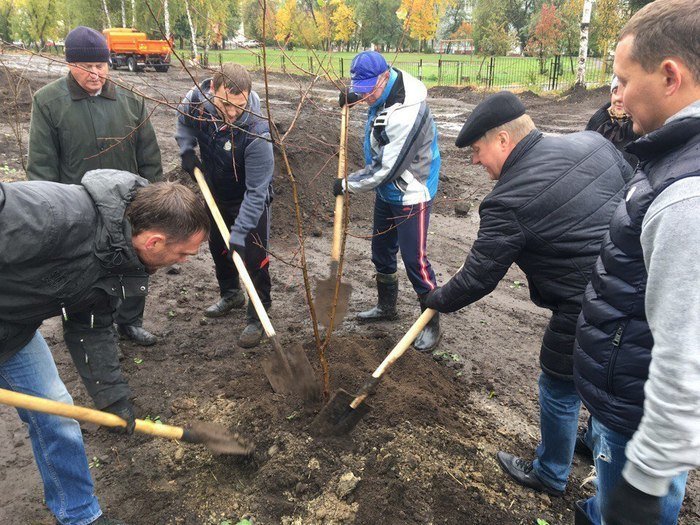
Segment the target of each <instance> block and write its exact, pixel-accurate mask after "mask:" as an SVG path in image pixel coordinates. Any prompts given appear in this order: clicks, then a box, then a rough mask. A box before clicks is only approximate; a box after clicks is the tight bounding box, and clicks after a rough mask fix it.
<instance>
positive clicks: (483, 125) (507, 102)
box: [455, 91, 525, 148]
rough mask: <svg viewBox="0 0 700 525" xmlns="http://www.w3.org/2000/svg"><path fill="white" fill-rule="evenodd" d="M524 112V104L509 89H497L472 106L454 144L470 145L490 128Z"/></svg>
mask: <svg viewBox="0 0 700 525" xmlns="http://www.w3.org/2000/svg"><path fill="white" fill-rule="evenodd" d="M524 114H525V106H523V103H522V102H520V99H519V98H518V97H516V96H515V95H513V93H511V92H510V91H499V92H498V93H496V94H495V95H491V96H490V97H488V98H487V99H485V100H483V101H482V102H481V103H479V105H477V106H476V107H475V108H474V111H472V113H471V115H469V117H467V121H466V122H465V123H464V126H462V131H460V132H459V135H457V140H456V141H455V145H456V146H457V147H458V148H464V147H466V146H471V145H472V144H474V143H475V142H476V141H477V140H479V139H480V138H481V137H483V136H484V135H485V134H486V132H487V131H489V130H490V129H493V128H497V127H498V126H502V125H503V124H505V123H506V122H510V121H511V120H515V119H516V118H518V117H521V116H523V115H524Z"/></svg>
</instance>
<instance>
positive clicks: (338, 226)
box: [331, 104, 350, 262]
mask: <svg viewBox="0 0 700 525" xmlns="http://www.w3.org/2000/svg"><path fill="white" fill-rule="evenodd" d="M349 114H350V108H349V107H348V105H347V104H345V105H344V106H343V109H342V113H341V116H340V151H339V153H338V178H339V179H344V178H345V166H346V165H347V151H348V138H347V132H348V116H349ZM344 206H345V196H344V195H338V196H337V197H336V198H335V213H334V215H333V244H332V246H331V260H332V261H336V262H337V261H338V260H340V240H341V237H342V233H343V211H344Z"/></svg>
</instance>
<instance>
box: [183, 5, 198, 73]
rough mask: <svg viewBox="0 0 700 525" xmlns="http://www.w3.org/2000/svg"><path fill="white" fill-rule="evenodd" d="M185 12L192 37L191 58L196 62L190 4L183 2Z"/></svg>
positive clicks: (195, 39)
mask: <svg viewBox="0 0 700 525" xmlns="http://www.w3.org/2000/svg"><path fill="white" fill-rule="evenodd" d="M185 11H187V21H188V22H189V24H190V36H191V37H192V58H194V59H195V60H197V30H196V29H195V28H194V24H193V23H192V15H191V14H190V3H189V1H188V0H185Z"/></svg>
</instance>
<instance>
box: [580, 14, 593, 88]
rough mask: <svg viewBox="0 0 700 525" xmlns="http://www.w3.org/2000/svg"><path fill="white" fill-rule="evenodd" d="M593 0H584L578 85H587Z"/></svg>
mask: <svg viewBox="0 0 700 525" xmlns="http://www.w3.org/2000/svg"><path fill="white" fill-rule="evenodd" d="M592 7H593V0H584V2H583V14H582V15H581V39H580V41H579V48H578V70H577V71H576V85H577V86H581V87H583V88H585V87H586V58H587V57H588V26H589V25H590V23H591V8H592Z"/></svg>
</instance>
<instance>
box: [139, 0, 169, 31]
mask: <svg viewBox="0 0 700 525" xmlns="http://www.w3.org/2000/svg"><path fill="white" fill-rule="evenodd" d="M132 1H133V0H132ZM163 15H164V16H165V38H166V39H168V40H170V36H171V35H170V7H169V6H168V0H164V1H163Z"/></svg>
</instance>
